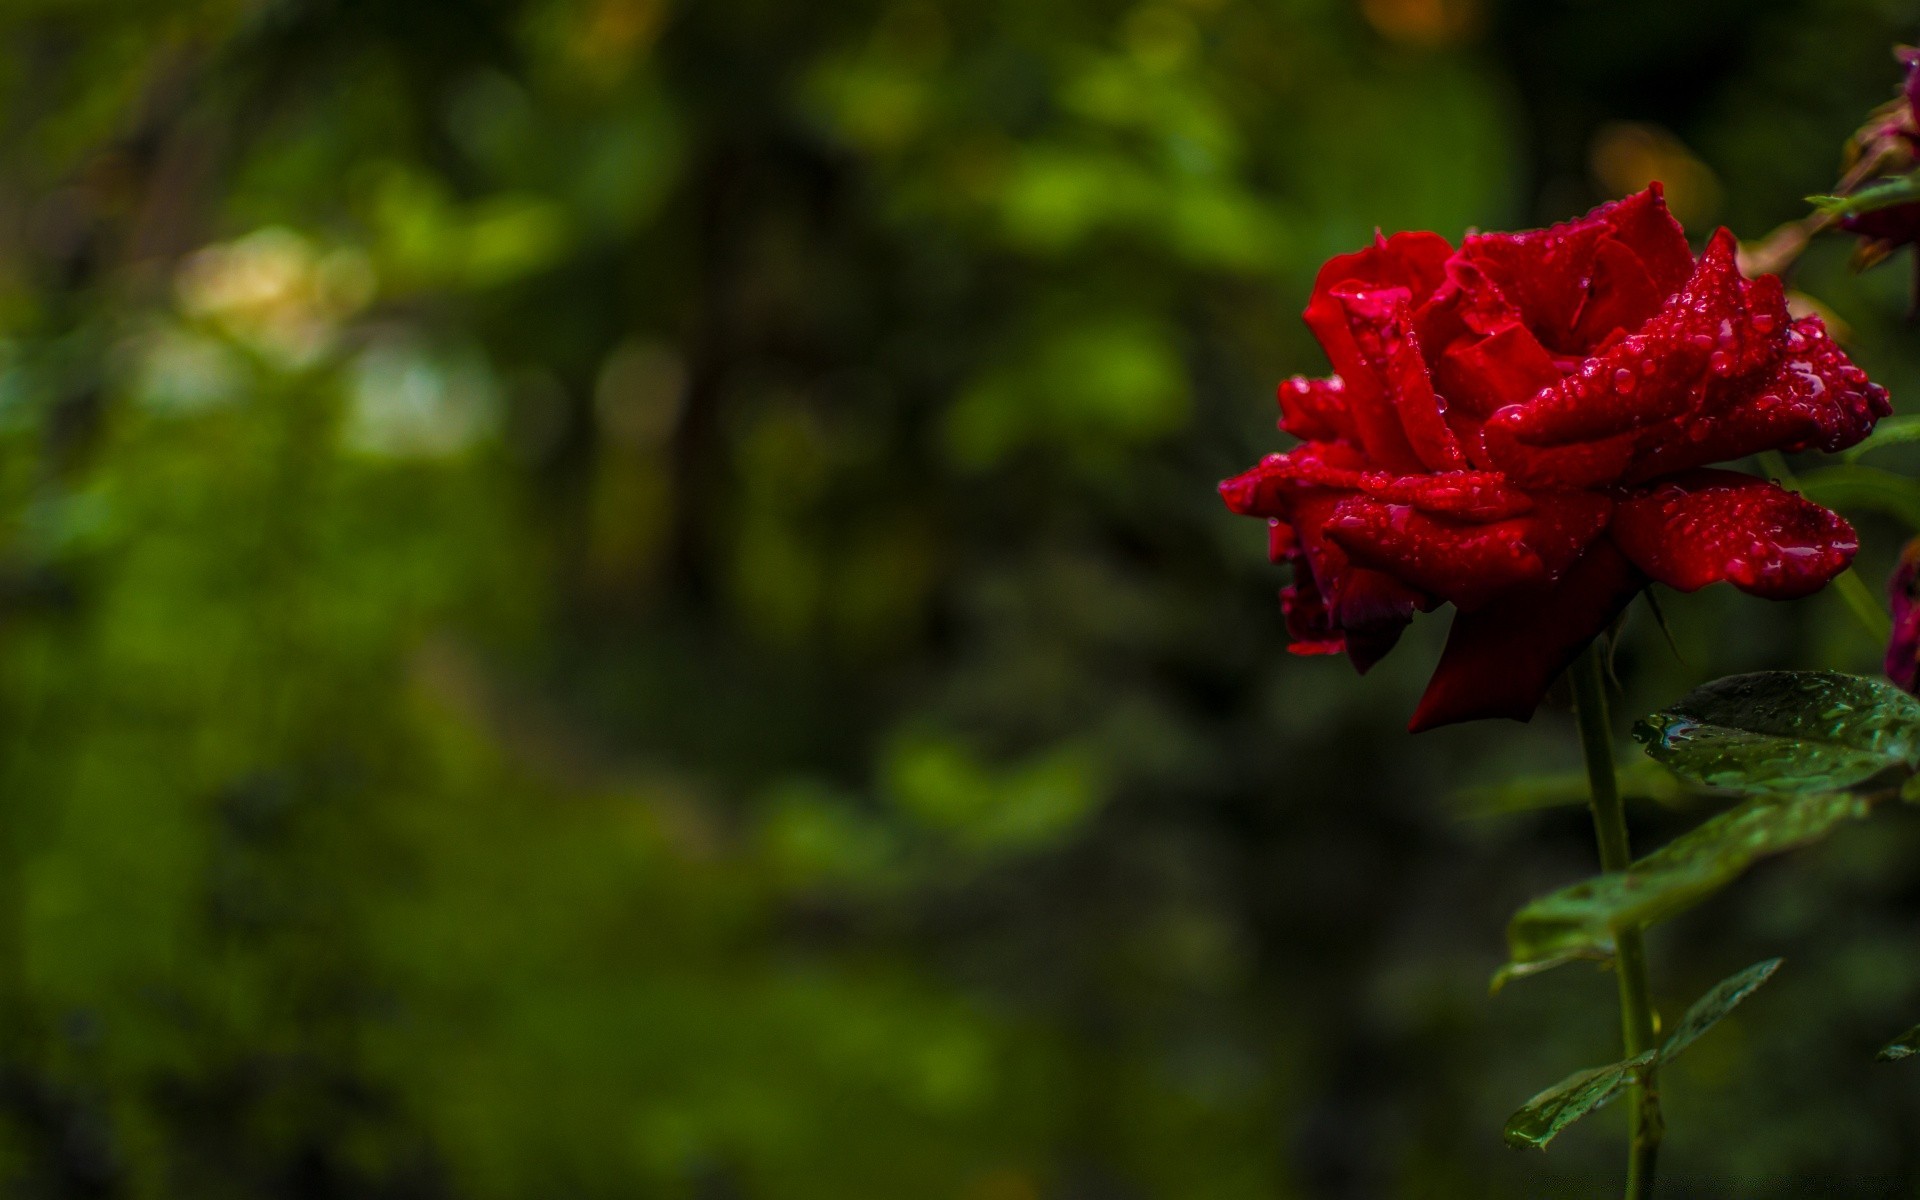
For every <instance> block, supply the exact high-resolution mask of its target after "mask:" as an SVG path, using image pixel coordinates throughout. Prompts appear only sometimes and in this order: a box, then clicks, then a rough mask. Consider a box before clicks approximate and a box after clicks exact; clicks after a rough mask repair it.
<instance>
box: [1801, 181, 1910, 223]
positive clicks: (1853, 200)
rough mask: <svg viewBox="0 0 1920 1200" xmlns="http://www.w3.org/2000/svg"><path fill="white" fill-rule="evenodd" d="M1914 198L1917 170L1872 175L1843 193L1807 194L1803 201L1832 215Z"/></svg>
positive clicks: (1874, 209)
mask: <svg viewBox="0 0 1920 1200" xmlns="http://www.w3.org/2000/svg"><path fill="white" fill-rule="evenodd" d="M1915 200H1920V171H1915V172H1913V173H1912V174H1909V175H1894V176H1890V177H1888V178H1886V179H1876V180H1874V181H1873V182H1872V183H1869V184H1867V185H1866V186H1864V187H1862V188H1860V189H1859V190H1858V191H1854V192H1851V193H1849V194H1847V195H1845V196H1808V197H1807V203H1809V204H1811V205H1813V206H1814V207H1815V208H1817V209H1819V210H1820V212H1821V214H1822V215H1824V216H1829V217H1836V218H1837V217H1853V216H1858V215H1860V214H1861V213H1870V212H1877V211H1879V210H1880V209H1883V208H1892V207H1893V206H1895V205H1897V204H1910V203H1912V202H1913V201H1915Z"/></svg>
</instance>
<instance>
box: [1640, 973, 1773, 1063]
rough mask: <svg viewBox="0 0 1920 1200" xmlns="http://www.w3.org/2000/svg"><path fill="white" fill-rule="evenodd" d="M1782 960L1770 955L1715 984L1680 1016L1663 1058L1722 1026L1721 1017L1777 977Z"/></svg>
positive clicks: (1662, 1053)
mask: <svg viewBox="0 0 1920 1200" xmlns="http://www.w3.org/2000/svg"><path fill="white" fill-rule="evenodd" d="M1780 962H1781V960H1780V959H1777V958H1770V959H1768V960H1767V961H1765V962H1760V963H1755V964H1753V965H1752V966H1751V967H1748V968H1747V969H1746V970H1744V971H1739V972H1736V973H1735V974H1733V975H1729V976H1728V977H1727V978H1725V979H1723V980H1721V981H1720V982H1719V983H1717V984H1715V985H1714V986H1713V988H1712V990H1710V991H1709V992H1708V993H1707V994H1706V995H1704V996H1702V997H1700V999H1698V1000H1696V1001H1694V1004H1693V1007H1692V1008H1689V1009H1688V1010H1687V1013H1686V1015H1685V1016H1683V1017H1681V1018H1680V1024H1679V1025H1678V1026H1677V1027H1675V1029H1674V1031H1673V1036H1672V1037H1670V1038H1668V1039H1667V1042H1666V1045H1664V1046H1662V1047H1660V1057H1661V1058H1662V1059H1663V1060H1664V1059H1669V1058H1672V1057H1673V1056H1674V1055H1676V1054H1678V1053H1680V1052H1681V1051H1682V1050H1685V1049H1686V1048H1687V1047H1688V1046H1691V1045H1693V1044H1694V1043H1695V1042H1697V1041H1699V1040H1700V1036H1701V1035H1702V1034H1704V1033H1706V1031H1707V1030H1709V1029H1712V1028H1713V1027H1714V1026H1715V1025H1718V1024H1719V1023H1720V1020H1721V1018H1723V1017H1725V1016H1726V1015H1727V1014H1728V1013H1730V1012H1732V1011H1733V1010H1734V1008H1735V1006H1737V1005H1738V1004H1739V1003H1740V1002H1741V1001H1742V1000H1745V999H1746V998H1747V997H1748V996H1751V995H1753V993H1754V992H1755V991H1756V990H1758V989H1759V987H1760V985H1761V984H1763V983H1765V982H1766V981H1767V980H1769V979H1771V978H1773V973H1774V972H1775V971H1778V970H1779V969H1780Z"/></svg>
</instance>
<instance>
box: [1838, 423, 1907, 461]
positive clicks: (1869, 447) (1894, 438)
mask: <svg viewBox="0 0 1920 1200" xmlns="http://www.w3.org/2000/svg"><path fill="white" fill-rule="evenodd" d="M1911 442H1920V415H1911V414H1910V415H1906V416H1898V417H1887V418H1886V419H1884V420H1882V421H1881V422H1880V424H1878V425H1876V426H1874V429H1873V432H1872V433H1871V434H1868V435H1867V439H1866V440H1865V441H1863V442H1861V443H1859V444H1858V445H1856V446H1854V447H1852V448H1851V449H1849V450H1847V451H1846V452H1844V453H1843V454H1841V455H1840V461H1842V462H1850V463H1851V462H1859V461H1860V456H1861V455H1863V454H1871V453H1873V452H1874V451H1875V450H1884V449H1886V448H1887V447H1888V446H1905V445H1907V444H1909V443H1911Z"/></svg>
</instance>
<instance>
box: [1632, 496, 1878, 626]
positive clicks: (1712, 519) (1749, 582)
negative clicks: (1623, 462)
mask: <svg viewBox="0 0 1920 1200" xmlns="http://www.w3.org/2000/svg"><path fill="white" fill-rule="evenodd" d="M1612 536H1613V540H1614V542H1615V543H1616V544H1618V545H1619V547H1620V549H1621V550H1622V551H1623V552H1624V553H1625V554H1626V556H1627V557H1628V558H1630V559H1632V560H1633V563H1634V565H1635V566H1637V567H1639V568H1640V569H1641V570H1642V571H1645V572H1646V573H1647V574H1648V575H1650V576H1652V577H1653V578H1654V579H1657V580H1659V581H1660V582H1661V583H1664V584H1666V585H1667V586H1669V587H1673V588H1678V589H1679V590H1680V591H1683V592H1691V591H1697V590H1698V589H1700V588H1703V587H1705V586H1707V585H1708V584H1710V583H1718V582H1720V581H1721V580H1722V579H1724V580H1727V581H1728V582H1730V583H1732V584H1733V586H1735V587H1737V588H1739V589H1740V590H1741V591H1743V592H1751V593H1753V594H1754V595H1756V596H1764V597H1766V598H1768V599H1770V600H1791V599H1794V598H1795V597H1798V596H1805V595H1808V594H1810V593H1813V592H1817V591H1819V590H1820V589H1821V588H1822V587H1825V586H1826V584H1827V582H1828V581H1829V580H1831V579H1832V578H1833V577H1834V576H1836V575H1838V574H1839V573H1840V572H1842V571H1844V570H1846V569H1847V564H1848V563H1850V562H1852V561H1853V555H1854V551H1856V550H1858V549H1859V547H1860V542H1859V538H1858V537H1856V536H1855V535H1854V532H1853V526H1851V525H1849V524H1847V522H1846V521H1845V520H1843V519H1842V518H1841V517H1840V516H1839V514H1837V513H1832V512H1828V511H1827V510H1826V509H1824V508H1821V507H1820V506H1819V505H1817V504H1815V503H1813V502H1812V501H1810V500H1807V499H1805V498H1803V497H1801V496H1797V495H1795V494H1794V493H1792V492H1789V491H1787V490H1786V489H1785V488H1782V487H1781V486H1779V485H1778V484H1776V483H1773V482H1771V481H1770V480H1765V479H1755V478H1754V477H1753V476H1751V475H1742V474H1740V473H1739V472H1737V471H1706V470H1702V471H1689V472H1687V473H1686V474H1684V475H1677V476H1674V477H1673V478H1671V479H1665V480H1662V481H1660V482H1659V483H1656V484H1654V485H1653V486H1652V487H1650V488H1648V489H1647V490H1646V491H1645V492H1643V493H1641V494H1640V495H1637V496H1633V497H1630V498H1628V499H1625V500H1622V501H1621V502H1620V505H1619V507H1618V508H1617V509H1616V510H1615V512H1614V517H1613V528H1612Z"/></svg>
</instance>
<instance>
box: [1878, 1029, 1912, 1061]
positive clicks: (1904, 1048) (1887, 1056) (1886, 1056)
mask: <svg viewBox="0 0 1920 1200" xmlns="http://www.w3.org/2000/svg"><path fill="white" fill-rule="evenodd" d="M1916 1054H1920V1025H1915V1026H1914V1027H1913V1028H1912V1029H1909V1030H1907V1031H1906V1032H1905V1033H1903V1034H1901V1035H1900V1036H1899V1037H1897V1038H1895V1039H1893V1040H1892V1041H1891V1042H1888V1043H1887V1044H1886V1046H1885V1047H1884V1048H1883V1049H1882V1050H1881V1051H1880V1053H1879V1055H1878V1056H1877V1057H1878V1058H1879V1059H1880V1061H1881V1062H1899V1061H1900V1060H1901V1059H1903V1058H1912V1057H1913V1056H1914V1055H1916Z"/></svg>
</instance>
